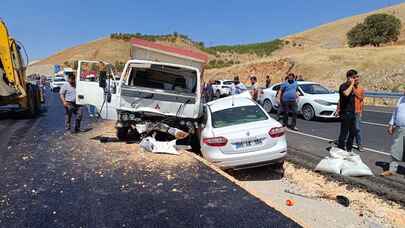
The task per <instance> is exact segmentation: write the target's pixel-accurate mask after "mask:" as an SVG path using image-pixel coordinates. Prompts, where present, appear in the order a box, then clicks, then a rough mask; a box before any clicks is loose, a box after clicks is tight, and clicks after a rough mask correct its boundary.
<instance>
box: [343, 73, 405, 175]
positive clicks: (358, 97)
mask: <svg viewBox="0 0 405 228" xmlns="http://www.w3.org/2000/svg"><path fill="white" fill-rule="evenodd" d="M346 77H347V80H346V82H344V83H343V84H342V85H340V87H339V97H340V99H339V104H338V110H337V114H338V115H339V117H340V118H341V126H340V135H339V139H338V147H339V148H341V149H344V150H347V151H352V149H353V143H354V139H356V142H357V144H358V149H359V151H363V148H362V138H361V131H360V122H361V118H362V113H363V105H364V93H365V91H364V88H362V87H361V86H360V76H359V74H358V72H357V71H356V70H349V71H348V72H347V73H346ZM402 90H403V91H404V96H402V97H400V98H399V100H398V103H397V106H396V107H395V109H394V112H393V114H392V117H391V120H390V121H389V126H388V134H389V135H391V136H393V137H394V141H393V143H392V145H391V162H390V169H389V170H387V171H385V172H383V173H382V175H384V176H387V175H392V174H393V172H395V171H396V168H395V167H397V166H398V163H397V162H404V161H405V158H404V152H405V85H402ZM392 167H394V168H392Z"/></svg>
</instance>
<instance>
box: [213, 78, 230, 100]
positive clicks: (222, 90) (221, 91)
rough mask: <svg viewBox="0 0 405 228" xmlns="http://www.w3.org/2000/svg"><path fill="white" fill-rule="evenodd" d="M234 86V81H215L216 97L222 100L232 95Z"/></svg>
mask: <svg viewBox="0 0 405 228" xmlns="http://www.w3.org/2000/svg"><path fill="white" fill-rule="evenodd" d="M232 84H233V81H232V80H215V81H214V84H212V88H213V89H214V95H215V97H217V98H220V97H224V96H228V95H230V93H231V87H232Z"/></svg>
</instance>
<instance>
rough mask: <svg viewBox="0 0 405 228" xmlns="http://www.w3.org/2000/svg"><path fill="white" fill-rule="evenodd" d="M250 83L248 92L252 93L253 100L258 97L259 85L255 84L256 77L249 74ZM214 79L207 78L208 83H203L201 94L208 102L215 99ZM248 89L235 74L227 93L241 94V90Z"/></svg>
mask: <svg viewBox="0 0 405 228" xmlns="http://www.w3.org/2000/svg"><path fill="white" fill-rule="evenodd" d="M249 80H250V83H251V90H250V93H251V95H252V98H253V100H255V101H257V99H258V98H259V87H258V85H257V77H256V76H251V77H250V78H249ZM213 84H214V81H213V80H209V81H208V83H205V84H204V86H203V89H202V95H203V97H204V101H205V102H206V103H207V102H210V101H213V100H214V99H215V91H214V87H213ZM247 90H248V89H247V88H246V86H245V85H244V84H243V83H241V82H240V80H239V76H235V77H234V78H233V83H232V85H231V86H230V89H229V94H230V95H238V94H241V93H243V92H246V91H247Z"/></svg>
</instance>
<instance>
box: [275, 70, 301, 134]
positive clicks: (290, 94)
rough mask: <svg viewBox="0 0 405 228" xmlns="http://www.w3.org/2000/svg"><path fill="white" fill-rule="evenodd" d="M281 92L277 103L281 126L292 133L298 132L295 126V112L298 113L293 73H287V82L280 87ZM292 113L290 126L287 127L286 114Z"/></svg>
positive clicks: (296, 90)
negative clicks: (281, 117) (280, 115)
mask: <svg viewBox="0 0 405 228" xmlns="http://www.w3.org/2000/svg"><path fill="white" fill-rule="evenodd" d="M280 90H281V92H280V93H279V97H278V100H279V103H281V106H282V110H283V111H284V114H283V117H284V118H283V120H284V121H283V126H284V127H288V126H289V127H290V128H291V130H293V131H298V128H297V127H296V125H297V112H298V104H297V99H298V84H297V81H295V76H294V74H293V73H289V74H288V77H287V81H286V82H284V84H283V85H281V88H280ZM289 112H291V113H292V116H293V117H292V118H293V119H292V121H291V125H288V113H289Z"/></svg>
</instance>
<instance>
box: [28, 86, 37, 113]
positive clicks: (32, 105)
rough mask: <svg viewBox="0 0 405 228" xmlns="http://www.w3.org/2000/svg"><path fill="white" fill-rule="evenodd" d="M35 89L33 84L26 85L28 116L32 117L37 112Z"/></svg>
mask: <svg viewBox="0 0 405 228" xmlns="http://www.w3.org/2000/svg"><path fill="white" fill-rule="evenodd" d="M36 96H37V91H36V90H35V87H34V86H33V85H28V86H27V99H28V110H27V112H28V116H29V117H30V118H34V117H35V116H36V115H37V114H38V105H37V97H36Z"/></svg>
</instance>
